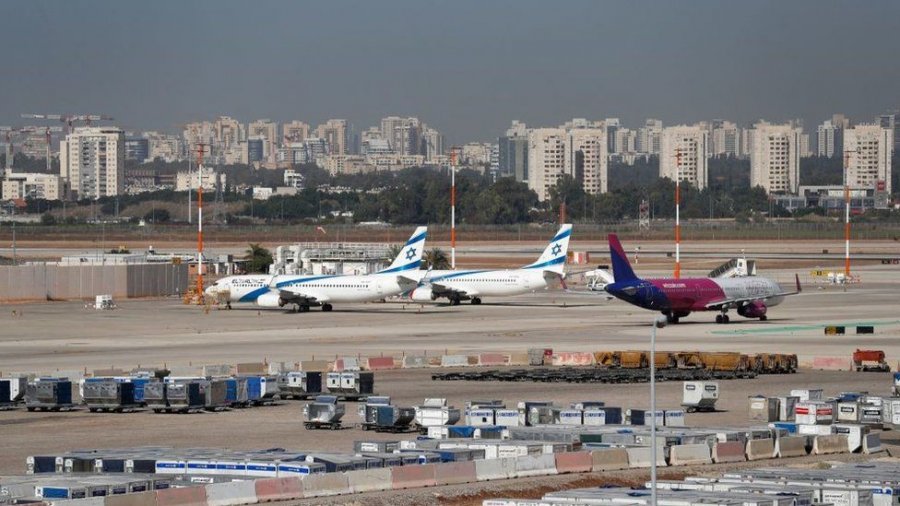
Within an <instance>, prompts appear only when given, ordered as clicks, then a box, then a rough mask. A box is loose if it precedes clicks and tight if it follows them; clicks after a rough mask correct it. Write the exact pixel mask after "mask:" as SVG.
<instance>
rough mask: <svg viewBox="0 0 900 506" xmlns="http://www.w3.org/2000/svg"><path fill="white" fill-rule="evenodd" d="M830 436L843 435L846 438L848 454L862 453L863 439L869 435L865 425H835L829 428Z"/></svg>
mask: <svg viewBox="0 0 900 506" xmlns="http://www.w3.org/2000/svg"><path fill="white" fill-rule="evenodd" d="M831 432H832V434H843V435H845V436H847V449H848V450H849V451H850V453H854V452H858V451H862V443H863V438H864V437H866V434H868V433H869V427H868V426H866V425H857V424H848V423H836V424H834V425H832V426H831Z"/></svg>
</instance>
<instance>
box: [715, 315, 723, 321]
mask: <svg viewBox="0 0 900 506" xmlns="http://www.w3.org/2000/svg"><path fill="white" fill-rule="evenodd" d="M716 323H722V315H720V314H717V315H716Z"/></svg>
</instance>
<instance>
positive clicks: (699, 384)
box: [681, 381, 719, 413]
mask: <svg viewBox="0 0 900 506" xmlns="http://www.w3.org/2000/svg"><path fill="white" fill-rule="evenodd" d="M718 400H719V383H718V382H717V381H685V382H684V384H683V385H682V397H681V407H683V408H684V409H686V410H687V412H688V413H693V412H695V411H715V410H716V402H717V401H718Z"/></svg>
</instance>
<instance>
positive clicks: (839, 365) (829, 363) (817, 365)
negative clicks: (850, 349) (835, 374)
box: [812, 357, 850, 371]
mask: <svg viewBox="0 0 900 506" xmlns="http://www.w3.org/2000/svg"><path fill="white" fill-rule="evenodd" d="M812 366H813V369H822V370H826V371H846V370H848V369H849V368H850V363H849V361H848V360H847V358H846V357H813V360H812Z"/></svg>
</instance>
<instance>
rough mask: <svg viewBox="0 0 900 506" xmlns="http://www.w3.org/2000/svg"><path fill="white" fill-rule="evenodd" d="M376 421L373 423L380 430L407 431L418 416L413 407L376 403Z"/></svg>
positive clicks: (374, 406) (373, 426)
mask: <svg viewBox="0 0 900 506" xmlns="http://www.w3.org/2000/svg"><path fill="white" fill-rule="evenodd" d="M372 407H373V408H374V411H375V423H374V424H373V425H372V428H374V429H375V430H376V431H378V432H405V431H407V430H409V429H410V428H411V426H412V423H413V420H415V418H416V411H415V409H413V408H401V407H398V406H390V405H382V404H375V405H372Z"/></svg>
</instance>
